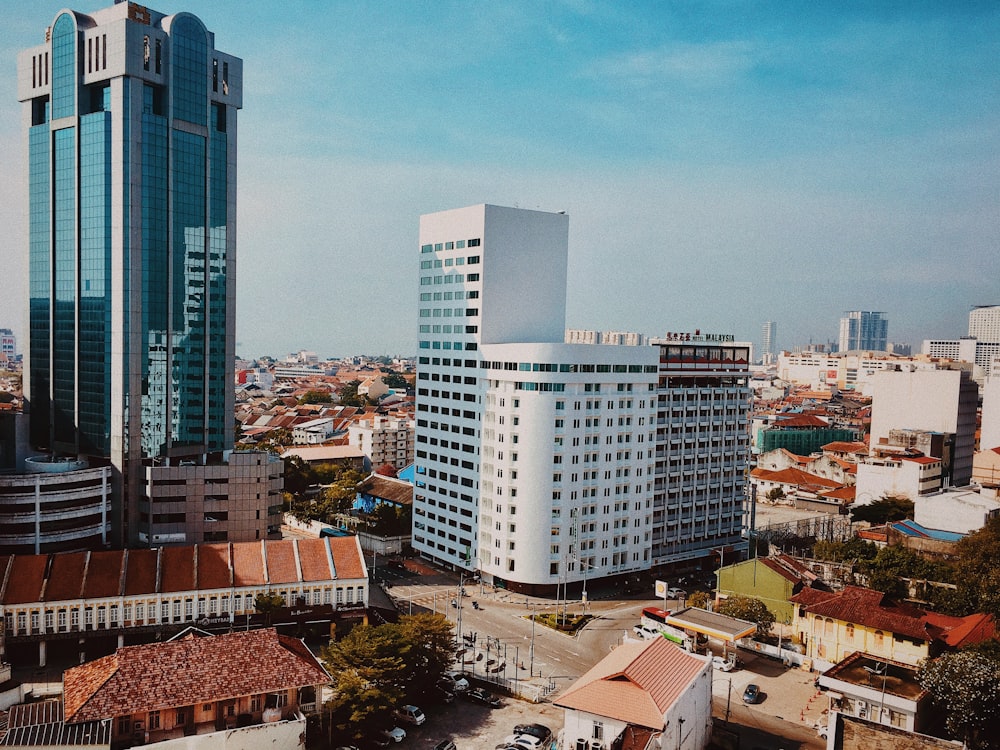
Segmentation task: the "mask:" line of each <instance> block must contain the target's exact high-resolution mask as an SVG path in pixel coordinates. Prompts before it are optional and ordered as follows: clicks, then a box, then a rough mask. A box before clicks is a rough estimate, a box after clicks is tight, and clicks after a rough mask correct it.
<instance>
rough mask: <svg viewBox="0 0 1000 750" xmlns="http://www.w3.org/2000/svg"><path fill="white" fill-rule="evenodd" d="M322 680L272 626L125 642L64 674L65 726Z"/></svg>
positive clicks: (307, 657) (318, 669)
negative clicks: (139, 643) (159, 640)
mask: <svg viewBox="0 0 1000 750" xmlns="http://www.w3.org/2000/svg"><path fill="white" fill-rule="evenodd" d="M329 681H330V677H329V675H328V674H327V673H326V672H325V670H323V668H322V667H321V666H320V664H319V662H318V661H317V660H316V659H315V658H314V657H312V655H311V654H308V652H307V651H304V650H303V647H302V645H301V643H299V642H297V641H296V640H295V639H294V638H289V637H288V636H279V635H278V634H277V633H276V632H275V630H274V629H273V628H268V629H264V630H248V631H239V630H238V631H236V632H234V633H228V634H225V635H217V636H205V637H198V636H193V635H189V636H187V637H185V638H181V639H179V640H176V641H168V642H166V643H154V644H149V645H144V646H125V647H123V648H119V649H118V650H117V651H116V652H115V653H114V654H112V655H111V656H105V657H104V658H102V659H97V660H96V661H92V662H89V663H87V664H82V665H80V666H79V667H73V668H72V669H68V670H67V671H66V672H65V674H64V675H63V683H64V701H65V714H66V721H67V722H68V723H77V722H83V721H94V720H97V719H106V718H113V717H116V716H127V715H129V714H133V713H143V712H147V711H156V710H162V709H169V708H175V707H178V706H190V705H192V704H198V703H211V702H214V701H219V700H226V699H230V698H237V697H241V696H246V695H256V694H260V693H268V692H276V691H281V690H287V689H289V688H298V687H305V686H308V685H321V684H324V683H327V682H329Z"/></svg>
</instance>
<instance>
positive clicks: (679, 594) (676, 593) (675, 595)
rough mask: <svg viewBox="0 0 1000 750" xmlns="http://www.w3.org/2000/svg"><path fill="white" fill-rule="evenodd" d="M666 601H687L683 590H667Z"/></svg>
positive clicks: (685, 592)
mask: <svg viewBox="0 0 1000 750" xmlns="http://www.w3.org/2000/svg"><path fill="white" fill-rule="evenodd" d="M667 598H668V599H687V591H685V590H684V589H667Z"/></svg>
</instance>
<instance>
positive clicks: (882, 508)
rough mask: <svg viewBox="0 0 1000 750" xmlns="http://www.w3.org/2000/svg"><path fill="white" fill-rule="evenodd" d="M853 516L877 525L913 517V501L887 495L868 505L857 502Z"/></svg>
mask: <svg viewBox="0 0 1000 750" xmlns="http://www.w3.org/2000/svg"><path fill="white" fill-rule="evenodd" d="M851 518H852V519H853V520H855V521H867V522H868V523H871V524H875V525H881V524H883V523H888V522H890V521H902V520H903V519H904V518H913V501H912V500H907V499H906V498H905V497H895V496H893V495H886V496H885V497H883V498H881V499H879V500H876V501H875V502H873V503H868V504H867V505H858V504H857V503H855V504H854V505H853V506H851Z"/></svg>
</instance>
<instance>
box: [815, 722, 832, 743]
mask: <svg viewBox="0 0 1000 750" xmlns="http://www.w3.org/2000/svg"><path fill="white" fill-rule="evenodd" d="M813 728H814V729H815V730H816V734H817V735H819V737H820V738H821V739H824V740H825V739H826V737H827V735H828V734H829V733H830V727H829V725H828V724H827V723H826V721H824V720H823V719H817V720H816V723H815V724H814V725H813Z"/></svg>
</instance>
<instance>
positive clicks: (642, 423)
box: [413, 205, 749, 592]
mask: <svg viewBox="0 0 1000 750" xmlns="http://www.w3.org/2000/svg"><path fill="white" fill-rule="evenodd" d="M567 236H568V219H567V217H566V216H565V215H564V214H561V213H559V214H552V213H543V212H538V211H526V210H521V209H512V208H502V207H498V206H490V205H480V206H472V207H469V208H464V209H457V210H452V211H444V212H441V213H437V214H431V215H428V216H424V217H422V219H421V227H420V251H421V252H420V308H419V359H418V367H417V427H416V491H415V493H414V516H413V546H414V548H415V549H416V550H417V551H419V552H420V553H421V554H423V555H425V556H427V557H430V558H432V559H435V560H437V561H439V562H442V563H445V564H448V565H451V566H454V567H456V568H459V569H463V570H467V571H470V572H471V571H478V572H479V573H480V574H481V575H482V576H483V578H484V580H487V581H489V582H492V583H495V584H497V585H502V586H505V587H507V588H511V589H514V590H520V591H532V592H548V591H552V590H555V589H556V588H557V587H558V586H560V585H569V584H580V583H581V582H582V583H584V584H585V582H586V580H587V579H591V580H594V579H598V578H621V577H626V576H628V575H629V574H634V573H642V572H644V571H649V570H650V569H652V568H654V567H661V566H667V567H670V566H674V565H678V564H684V563H691V562H696V561H698V560H700V559H701V558H707V557H708V556H710V555H711V554H712V552H713V550H718V549H719V548H720V547H725V546H739V545H740V539H741V531H742V528H743V501H744V498H743V471H744V467H745V462H746V454H747V445H748V439H747V432H746V420H747V407H748V401H749V390H748V386H747V377H748V367H749V346H748V345H745V344H743V345H741V344H735V343H733V342H732V340H731V337H728V336H709V335H703V334H701V333H700V332H697V333H695V334H679V333H670V334H667V335H666V336H664V337H663V338H662V339H658V340H652V341H650V340H648V339H647V338H646V337H644V336H639V335H636V334H616V335H614V336H611V337H608V340H609V341H611V342H612V343H607V344H598V343H564V342H565V341H572V342H579V341H594V342H596V341H602V340H604V339H602V337H601V336H599V335H598V334H597V333H596V332H585V331H569V332H567V331H566V329H565V299H566V263H567V254H568V239H567Z"/></svg>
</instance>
